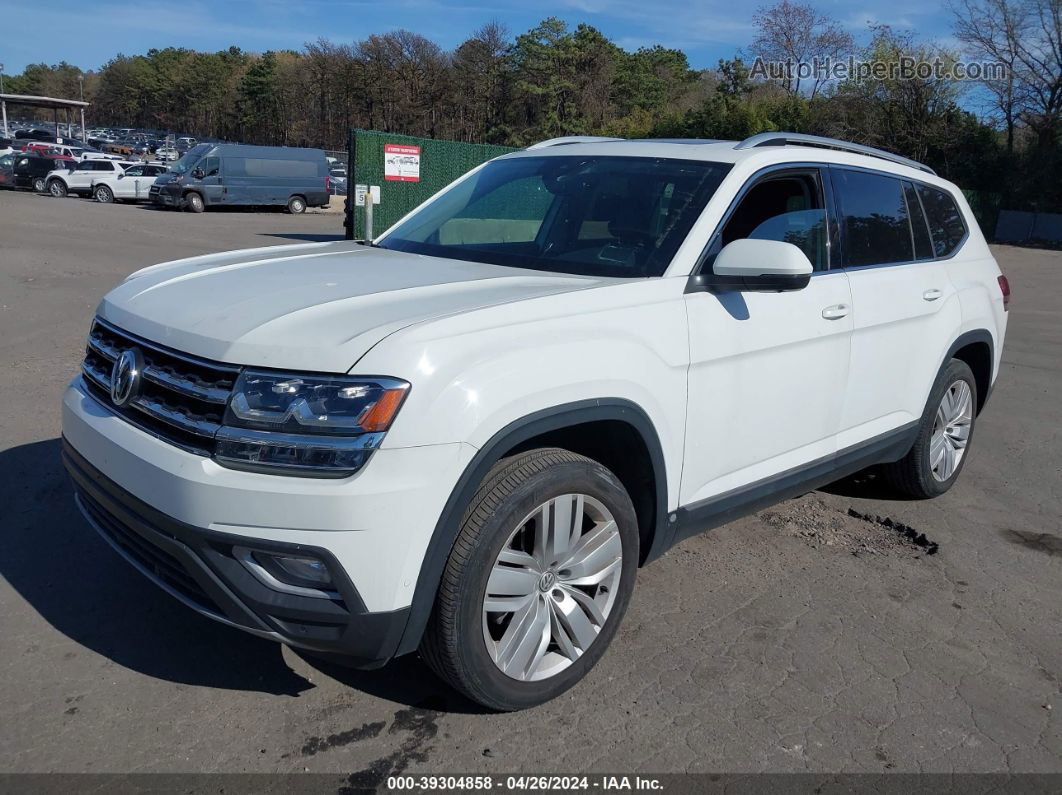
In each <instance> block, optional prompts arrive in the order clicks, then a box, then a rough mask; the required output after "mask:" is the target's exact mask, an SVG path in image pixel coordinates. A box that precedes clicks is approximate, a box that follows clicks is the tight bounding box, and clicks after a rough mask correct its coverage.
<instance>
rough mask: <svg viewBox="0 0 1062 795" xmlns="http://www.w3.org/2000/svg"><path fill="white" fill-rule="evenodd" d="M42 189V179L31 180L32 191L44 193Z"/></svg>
mask: <svg viewBox="0 0 1062 795" xmlns="http://www.w3.org/2000/svg"><path fill="white" fill-rule="evenodd" d="M44 188H45V184H44V177H34V178H33V190H34V192H35V193H44Z"/></svg>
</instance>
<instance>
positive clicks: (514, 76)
mask: <svg viewBox="0 0 1062 795" xmlns="http://www.w3.org/2000/svg"><path fill="white" fill-rule="evenodd" d="M950 2H951V4H952V5H951V12H952V14H953V17H954V32H955V37H956V39H957V40H958V41H959V42H960V43H961V45H962V47H963V50H962V51H951V50H948V49H947V48H944V47H941V46H939V45H937V44H935V43H934V42H931V41H920V40H918V39H916V38H915V37H914V36H913V35H911V34H909V33H904V32H900V31H897V30H894V29H892V28H890V27H888V26H877V27H872V28H870V29H869V30H868V36H867V39H868V41H867V43H866V44H864V45H863V46H857V44H856V42H855V41H854V40H853V38H852V36H851V35H850V34H849V33H848V32H847V31H845V30H844V29H843V28H842V26H841V25H840V24H839V23H838V22H837V21H835V20H833V19H831V18H830V17H829V16H828V15H825V14H823V13H821V12H819V11H816V10H815V9H813V8H812V7H811V6H810V5H807V4H804V3H801V2H797V1H794V0H779V2H776V3H775V4H774V5H771V6H764V7H761V8H760V9H759V10H757V11H756V12H755V13H754V15H753V23H754V25H755V28H756V31H757V35H756V37H755V39H754V40H753V41H751V42H750V43H749V45H748V47H747V48H746V49H745V50H743V51H741V52H739V53H738V54H736V55H735V57H733V58H731V59H726V60H721V61H720V62H719V64H718V66H717V67H716V68H713V69H693V68H691V66H690V64H689V60H688V59H687V57H686V55H685V53H683V52H682V51H681V50H677V49H672V48H667V47H663V46H654V47H643V48H640V49H637V50H635V51H628V50H625V49H624V48H622V47H620V46H618V45H617V44H615V43H614V42H612V41H611V40H609V38H608V37H606V36H605V35H603V34H602V33H601V32H600V31H598V30H597V29H595V28H593V27H591V26H589V25H583V24H580V25H577V26H575V27H574V28H573V27H570V26H568V25H567V24H565V23H564V22H563V21H561V20H558V19H555V18H549V19H546V20H544V21H543V22H542V23H540V24H539V25H538V26H536V27H535V28H533V29H531V30H529V31H527V32H525V33H522V34H520V35H517V36H512V35H510V33H509V31H508V30H507V29H506V28H505V27H503V26H502V25H500V24H497V23H490V24H487V25H485V26H483V27H482V28H480V29H479V30H478V31H476V32H474V33H473V34H472V35H471V36H470V37H469V38H468V39H467V40H465V41H464V42H462V43H461V44H460V45H459V46H458V47H456V48H455V49H454V50H452V51H447V50H445V49H443V48H442V47H440V46H439V45H437V44H436V43H434V42H433V41H431V40H430V39H428V38H426V37H424V36H421V35H419V34H416V33H411V32H409V31H405V30H399V31H393V32H390V33H384V34H374V35H371V36H369V37H368V38H366V39H364V40H362V41H359V42H355V43H351V44H345V43H336V42H332V41H330V40H328V39H324V38H322V39H319V40H317V41H315V42H312V43H308V44H306V45H305V47H304V48H303V49H302V50H300V51H289V50H285V51H275V52H265V53H260V54H259V53H250V52H245V51H243V50H241V49H239V48H238V47H231V48H229V49H228V50H224V51H221V52H215V53H203V52H196V51H193V50H189V49H183V48H175V47H174V48H167V49H162V50H150V51H148V52H147V53H146V54H144V55H132V56H126V55H117V56H116V57H114V58H113V59H111V60H110V61H109V62H108V63H107V64H105V65H104V66H103V67H102V68H101V69H99V70H98V71H88V72H83V71H82V70H80V69H79V68H77V67H76V66H72V65H70V64H67V63H61V64H58V65H54V66H49V65H46V64H36V65H33V66H29V67H27V68H26V70H25V71H24V72H23V73H22V74H21V75H17V76H11V77H7V76H5V83H6V85H7V90H8V91H12V92H16V93H27V94H44V95H51V96H60V97H68V98H72V97H77V96H79V92H80V91H83V92H84V94H83V95H84V97H85V99H86V100H88V101H90V102H91V103H92V108H91V110H90V118H89V123H90V124H95V125H121V126H130V127H144V128H150V129H156V128H157V129H167V130H175V131H180V132H183V133H189V134H194V135H201V136H210V137H216V138H221V139H225V140H238V141H243V142H247V143H260V144H269V145H294V146H316V147H322V148H326V149H338V150H341V149H344V148H345V147H346V141H347V131H348V130H349V129H350V128H352V127H361V128H366V129H373V130H381V131H385V132H396V133H404V134H409V135H418V136H425V137H430V138H440V139H448V140H456V141H470V142H479V143H499V144H508V145H512V146H523V145H527V144H530V143H533V142H535V141H539V140H542V139H546V138H551V137H555V136H560V135H611V136H618V137H625V138H647V137H693V138H722V139H741V138H744V137H746V136H748V135H752V134H754V133H757V132H762V131H770V130H790V131H795V132H808V133H813V134H818V135H826V136H830V137H836V138H843V139H846V140H851V141H856V142H859V143H865V144H869V145H872V146H879V147H883V148H885V149H889V150H892V151H896V152H899V153H902V154H904V155H907V156H909V157H913V158H915V159H918V160H921V161H923V162H926V163H928V164H929V165H931V166H932V167H934V168H935V169H936V170H937V171H938V173H941V174H942V175H944V176H947V177H948V178H949V179H952V180H954V181H955V182H957V183H959V184H960V185H961V186H962V187H963V188H966V189H969V190H973V191H981V192H983V193H984V194H985V196H987V197H990V198H989V199H986V201H988V202H990V203H995V204H996V205H999V204H1001V205H1002V206H1004V207H1006V208H1010V209H1031V210H1048V211H1050V210H1053V211H1059V210H1062V0H950ZM850 55H851V56H854V57H855V58H856V59H857V60H858V61H862V62H870V61H890V60H896V59H898V58H900V57H901V56H905V57H908V58H910V57H913V58H915V59H916V60H918V61H926V62H933V61H937V62H943V63H945V64H953V63H955V62H956V61H957V60H958V59H960V58H961V57H963V56H966V57H967V58H971V57H973V58H980V59H984V60H992V61H995V62H1000V63H1004V64H1005V65H1006V66H1007V73H1006V76H1005V77H1004V78H1003V79H998V78H996V79H992V80H985V81H982V82H980V83H977V84H973V83H969V82H960V81H956V80H953V79H950V78H948V77H940V76H938V75H929V76H924V77H923V76H918V77H913V78H908V77H891V78H886V79H869V80H867V79H859V78H857V77H854V76H849V77H848V78H847V79H841V80H836V79H834V80H824V79H822V78H821V77H816V76H811V77H807V78H804V77H801V76H799V75H793V76H788V77H786V76H783V77H781V78H778V79H761V78H760V77H758V76H757V75H756V74H755V73H754V71H753V69H752V65H753V62H754V59H755V58H757V57H761V58H763V59H764V60H768V61H791V62H801V61H811V60H812V59H814V58H819V59H823V58H825V57H827V56H828V57H830V58H834V59H842V58H847V57H848V56H850ZM970 108H976V109H977V110H978V112H977V113H975V112H973V111H972V110H971V109H970Z"/></svg>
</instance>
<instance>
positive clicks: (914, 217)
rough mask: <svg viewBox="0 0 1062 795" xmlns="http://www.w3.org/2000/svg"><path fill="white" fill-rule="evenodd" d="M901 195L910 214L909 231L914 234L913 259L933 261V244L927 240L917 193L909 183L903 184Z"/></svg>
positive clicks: (923, 216)
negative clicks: (905, 200)
mask: <svg viewBox="0 0 1062 795" xmlns="http://www.w3.org/2000/svg"><path fill="white" fill-rule="evenodd" d="M903 195H904V197H905V198H906V199H907V211H908V212H909V213H910V214H911V231H912V232H913V233H914V250H915V259H918V260H924V259H933V242H932V241H931V240H930V239H929V226H928V225H927V224H926V216H925V213H923V212H922V202H921V201H920V200H919V199H918V191H916V190H915V186H914V185H913V184H912V183H910V182H904V183H903Z"/></svg>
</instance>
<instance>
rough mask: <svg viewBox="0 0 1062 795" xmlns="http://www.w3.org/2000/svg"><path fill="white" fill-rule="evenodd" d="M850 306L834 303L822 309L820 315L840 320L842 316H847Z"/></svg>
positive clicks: (827, 318)
mask: <svg viewBox="0 0 1062 795" xmlns="http://www.w3.org/2000/svg"><path fill="white" fill-rule="evenodd" d="M850 310H851V307H850V306H848V304H834V305H833V306H828V307H826V308H825V309H823V310H822V316H823V317H824V318H825V319H826V320H840V319H841V318H842V317H847V316H848V312H849V311H850Z"/></svg>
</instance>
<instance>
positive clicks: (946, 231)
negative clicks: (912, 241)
mask: <svg viewBox="0 0 1062 795" xmlns="http://www.w3.org/2000/svg"><path fill="white" fill-rule="evenodd" d="M918 195H919V197H920V198H921V199H922V207H924V208H925V213H926V220H927V221H928V222H929V233H930V235H931V236H932V238H933V253H934V255H935V256H937V257H946V256H948V255H949V254H951V253H953V252H954V251H955V249H957V248H958V247H959V244H960V243H962V241H963V238H965V237H966V224H965V223H963V220H962V213H961V212H960V211H959V207H958V205H957V204H956V203H955V199H954V198H952V196H951V195H950V194H949V193H947V192H945V191H942V190H939V189H938V188H931V187H929V186H928V185H919V186H918Z"/></svg>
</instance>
